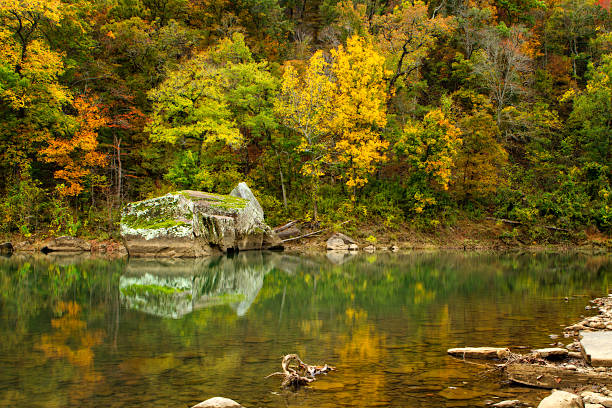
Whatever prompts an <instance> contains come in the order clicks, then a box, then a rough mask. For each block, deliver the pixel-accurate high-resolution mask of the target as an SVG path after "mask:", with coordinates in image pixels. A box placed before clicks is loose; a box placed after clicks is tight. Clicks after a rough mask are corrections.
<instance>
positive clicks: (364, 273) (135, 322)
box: [0, 252, 612, 407]
mask: <svg viewBox="0 0 612 408" xmlns="http://www.w3.org/2000/svg"><path fill="white" fill-rule="evenodd" d="M611 282H612V261H611V258H610V257H609V255H586V254H575V253H569V254H567V253H563V254H546V253H536V254H500V253H462V252H428V253H409V254H401V255H394V254H381V255H358V256H354V257H351V258H344V259H343V258H341V257H335V258H334V257H332V259H328V258H327V257H325V256H319V257H317V256H293V255H288V254H277V253H245V254H240V255H239V256H237V257H234V258H232V259H228V258H214V259H206V260H198V261H193V260H192V261H165V262H164V261H162V262H157V261H139V260H130V261H127V260H120V261H110V260H104V259H88V258H73V257H68V258H62V257H48V256H47V257H35V258H27V257H17V256H13V257H12V258H8V259H6V258H0V407H14V406H28V407H149V406H150V407H189V406H191V405H194V404H196V403H197V402H200V401H202V400H205V399H207V398H210V397H212V396H225V397H229V398H232V399H235V400H237V401H239V402H241V403H242V404H243V405H245V406H247V407H337V406H347V407H349V406H354V407H381V406H393V407H482V406H484V404H485V401H488V400H492V401H499V400H502V399H514V398H517V397H518V398H519V399H522V400H524V401H527V402H531V403H534V402H535V401H537V400H538V398H540V397H541V396H542V395H544V394H545V393H546V392H544V391H538V390H533V389H527V388H521V387H514V386H512V385H511V384H507V383H505V382H504V380H503V378H501V377H500V376H499V375H498V374H496V373H495V372H491V371H488V370H487V369H486V367H482V366H479V365H471V364H466V363H464V362H461V361H458V360H455V359H453V358H451V357H448V356H447V355H446V349H448V348H450V347H457V346H466V345H467V346H485V345H487V346H512V347H517V348H519V347H527V348H532V347H543V346H547V345H549V344H551V343H553V342H557V341H565V343H568V342H569V340H568V339H564V338H563V335H562V327H563V326H565V325H568V324H571V323H573V322H575V321H577V320H578V319H579V317H580V316H581V315H583V314H585V313H589V312H587V311H585V306H586V305H588V300H589V299H590V297H593V296H601V295H605V294H607V293H609V290H610V289H611V288H610V283H611ZM565 297H569V301H565V299H564V298H565ZM550 335H559V336H560V338H558V339H554V340H553V339H551V337H549V336H550ZM288 353H298V354H299V355H300V356H301V357H302V359H303V360H305V361H307V362H311V363H324V362H327V363H329V364H332V365H335V366H336V367H337V371H336V372H334V373H332V374H329V375H327V376H323V377H320V378H319V380H318V381H316V382H315V383H314V384H313V385H312V387H310V388H307V389H302V390H300V391H298V392H287V391H282V390H280V389H279V383H280V381H279V379H278V378H271V379H265V378H264V377H265V376H266V375H267V374H269V373H271V372H274V371H277V370H278V369H279V368H280V357H281V356H282V355H284V354H288Z"/></svg>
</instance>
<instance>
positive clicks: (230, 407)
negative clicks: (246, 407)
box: [191, 397, 242, 408]
mask: <svg viewBox="0 0 612 408" xmlns="http://www.w3.org/2000/svg"><path fill="white" fill-rule="evenodd" d="M191 408H242V405H240V404H239V403H237V402H236V401H234V400H231V399H229V398H223V397H214V398H210V399H207V400H206V401H203V402H200V403H199V404H197V405H194V406H193V407H191Z"/></svg>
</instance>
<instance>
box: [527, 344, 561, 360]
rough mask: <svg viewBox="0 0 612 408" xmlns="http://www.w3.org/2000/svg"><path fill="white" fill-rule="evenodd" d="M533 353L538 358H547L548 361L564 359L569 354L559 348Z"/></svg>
mask: <svg viewBox="0 0 612 408" xmlns="http://www.w3.org/2000/svg"><path fill="white" fill-rule="evenodd" d="M533 352H534V354H535V355H536V356H537V357H539V358H548V359H555V358H565V357H567V356H568V354H569V351H568V350H567V349H564V348H560V347H550V348H543V349H537V350H533Z"/></svg>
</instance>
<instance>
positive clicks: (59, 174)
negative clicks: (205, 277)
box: [0, 0, 612, 240]
mask: <svg viewBox="0 0 612 408" xmlns="http://www.w3.org/2000/svg"><path fill="white" fill-rule="evenodd" d="M0 39H1V41H0V198H1V199H0V234H5V235H16V234H19V235H22V236H26V237H27V236H32V235H36V234H69V235H83V236H89V237H97V238H100V239H108V238H113V237H117V235H118V233H117V229H118V221H119V218H120V212H121V208H122V206H123V205H124V204H126V203H127V202H130V201H134V200H138V199H143V198H147V197H154V196H158V195H161V194H165V193H167V192H170V191H175V190H181V189H191V190H203V191H214V192H219V193H224V194H227V193H228V192H229V191H230V190H231V189H232V188H233V187H234V186H235V185H236V184H237V183H238V182H240V181H246V182H247V183H248V184H249V186H251V188H252V189H253V191H254V192H255V194H256V195H257V197H258V199H259V200H260V202H261V204H262V206H263V207H264V209H265V210H266V216H267V218H268V221H269V223H270V224H271V225H278V224H280V223H283V222H285V221H288V220H291V219H297V218H301V219H303V220H307V221H311V222H314V223H317V224H318V225H324V226H325V225H333V224H334V223H336V224H337V223H339V222H343V221H345V220H349V219H350V220H353V221H354V224H355V225H360V224H361V225H366V224H375V225H379V226H384V227H386V228H390V229H392V228H394V227H396V226H397V225H400V224H404V223H410V225H412V226H413V227H414V228H417V229H420V230H435V229H436V228H443V227H445V226H452V225H453V224H455V223H457V222H458V220H470V222H474V223H476V222H479V220H482V219H485V218H487V217H489V218H495V219H504V220H512V221H515V222H517V223H519V224H520V225H522V226H525V227H526V228H527V231H529V234H531V235H530V237H531V238H532V239H534V240H538V239H543V236H544V235H545V234H551V233H552V232H551V231H550V229H545V228H544V229H543V228H541V226H542V225H553V226H555V227H556V228H557V229H556V230H554V231H557V232H560V233H559V235H558V236H557V239H566V238H568V237H567V235H568V232H571V234H575V233H580V232H581V231H596V232H597V233H601V234H605V235H608V236H609V234H610V232H611V230H612V189H611V180H612V150H611V142H612V78H611V77H612V16H611V14H610V11H609V9H607V8H606V7H602V6H601V5H600V4H597V3H596V2H593V1H592V0H428V2H427V3H425V2H422V1H421V0H413V1H408V0H354V1H353V2H351V1H336V0H236V1H230V0H0ZM510 233H511V232H510ZM531 238H530V239H531Z"/></svg>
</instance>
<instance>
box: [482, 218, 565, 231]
mask: <svg viewBox="0 0 612 408" xmlns="http://www.w3.org/2000/svg"><path fill="white" fill-rule="evenodd" d="M486 219H487V220H493V221H497V222H503V223H504V224H510V225H527V224H525V223H524V222H521V221H514V220H507V219H505V218H495V217H487V218H486ZM544 228H546V229H549V230H552V231H561V232H570V230H568V229H567V228H559V227H555V226H552V225H544Z"/></svg>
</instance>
